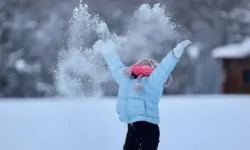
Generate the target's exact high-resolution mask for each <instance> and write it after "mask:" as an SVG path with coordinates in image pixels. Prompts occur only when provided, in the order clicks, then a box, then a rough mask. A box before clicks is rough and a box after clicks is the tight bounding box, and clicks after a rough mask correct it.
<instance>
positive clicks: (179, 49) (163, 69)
mask: <svg viewBox="0 0 250 150" xmlns="http://www.w3.org/2000/svg"><path fill="white" fill-rule="evenodd" d="M190 43H191V42H190V41H189V40H185V41H183V42H181V43H179V44H178V45H177V46H176V47H175V48H174V49H173V50H172V51H170V52H169V53H168V54H167V56H165V57H164V58H163V60H162V61H161V63H160V64H159V65H158V66H157V67H156V68H155V69H154V71H153V72H152V73H151V75H150V76H149V77H148V84H150V85H151V86H153V87H157V86H163V85H164V83H165V82H166V80H167V79H168V76H169V75H170V74H171V72H172V71H173V70H174V68H175V66H176V64H177V63H178V62H179V60H180V58H181V56H182V54H183V51H184V49H185V47H186V46H188V45H189V44H190Z"/></svg>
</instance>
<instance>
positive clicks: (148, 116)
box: [102, 48, 179, 124]
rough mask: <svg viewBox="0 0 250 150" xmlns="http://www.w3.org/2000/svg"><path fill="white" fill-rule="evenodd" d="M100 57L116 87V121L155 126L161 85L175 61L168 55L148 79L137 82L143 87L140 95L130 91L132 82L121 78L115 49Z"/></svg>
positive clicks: (128, 78) (171, 54) (157, 118)
mask: <svg viewBox="0 0 250 150" xmlns="http://www.w3.org/2000/svg"><path fill="white" fill-rule="evenodd" d="M108 51H109V52H108V53H103V54H102V55H103V57H104V58H105V60H106V62H107V64H108V67H109V69H110V71H111V74H112V77H113V78H114V79H115V81H116V83H117V84H118V85H119V89H118V101H117V105H116V111H117V113H118V114H119V119H120V120H121V121H122V122H125V123H133V122H136V121H147V122H150V123H153V124H159V121H160V120H159V107H158V104H159V101H160V98H161V96H162V93H163V85H164V83H165V82H166V80H167V78H168V76H169V75H170V73H171V72H172V71H173V69H174V68H175V66H176V64H177V63H178V61H179V59H177V58H176V57H174V55H173V53H172V51H171V52H169V53H168V54H167V56H165V58H164V59H163V60H162V61H161V63H160V64H159V65H158V66H157V68H155V69H154V71H153V72H152V73H151V75H150V76H149V77H143V78H141V80H140V81H139V82H140V84H141V85H143V90H142V91H139V92H137V91H134V89H133V86H134V84H135V83H136V82H138V81H137V80H136V79H132V78H130V77H127V76H125V75H124V74H123V70H124V69H125V65H124V64H123V63H122V61H121V59H120V58H119V56H118V55H117V53H116V52H115V48H113V49H109V50H108Z"/></svg>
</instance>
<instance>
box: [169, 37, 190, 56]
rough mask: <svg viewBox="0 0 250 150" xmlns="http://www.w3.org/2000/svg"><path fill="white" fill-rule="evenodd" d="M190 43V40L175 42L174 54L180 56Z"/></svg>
mask: <svg viewBox="0 0 250 150" xmlns="http://www.w3.org/2000/svg"><path fill="white" fill-rule="evenodd" d="M191 43H192V42H191V41H189V40H185V41H182V42H180V43H179V44H177V46H176V47H175V48H174V49H173V54H174V56H175V57H177V58H180V57H181V55H182V53H183V51H184V49H185V48H186V47H187V46H188V45H189V44H191Z"/></svg>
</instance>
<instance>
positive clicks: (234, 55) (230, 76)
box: [212, 39, 250, 94]
mask: <svg viewBox="0 0 250 150" xmlns="http://www.w3.org/2000/svg"><path fill="white" fill-rule="evenodd" d="M244 44H245V45H244ZM212 54H213V56H214V58H216V59H219V60H221V61H222V63H223V69H224V72H225V76H224V77H225V80H224V83H223V93H225V94H250V39H249V41H244V42H243V43H241V45H231V46H227V47H223V48H217V49H215V50H214V51H213V52H212Z"/></svg>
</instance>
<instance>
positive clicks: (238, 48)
mask: <svg viewBox="0 0 250 150" xmlns="http://www.w3.org/2000/svg"><path fill="white" fill-rule="evenodd" d="M249 55H250V38H246V39H245V40H243V41H242V42H241V43H238V44H229V45H225V46H222V47H217V48H215V49H214V50H213V51H212V56H213V57H214V58H216V59H218V58H222V59H223V58H224V59H225V58H231V59H237V58H245V57H247V56H249Z"/></svg>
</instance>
